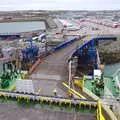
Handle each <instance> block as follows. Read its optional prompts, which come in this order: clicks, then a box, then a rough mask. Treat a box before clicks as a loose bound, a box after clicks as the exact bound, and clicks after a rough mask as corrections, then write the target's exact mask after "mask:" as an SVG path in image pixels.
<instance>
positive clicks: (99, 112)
mask: <svg viewBox="0 0 120 120" xmlns="http://www.w3.org/2000/svg"><path fill="white" fill-rule="evenodd" d="M101 108H102V105H101V103H99V102H98V103H97V115H96V116H97V120H106V119H105V118H104V116H103V114H102V109H101Z"/></svg>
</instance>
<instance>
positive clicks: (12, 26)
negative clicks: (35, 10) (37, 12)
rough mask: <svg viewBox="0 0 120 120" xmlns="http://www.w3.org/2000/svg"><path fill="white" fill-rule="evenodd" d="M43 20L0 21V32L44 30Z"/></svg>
mask: <svg viewBox="0 0 120 120" xmlns="http://www.w3.org/2000/svg"><path fill="white" fill-rule="evenodd" d="M45 29H46V25H45V22H44V21H29V22H5V23H0V34H10V33H20V32H30V31H36V30H45Z"/></svg>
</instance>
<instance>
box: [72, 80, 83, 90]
mask: <svg viewBox="0 0 120 120" xmlns="http://www.w3.org/2000/svg"><path fill="white" fill-rule="evenodd" d="M73 81H74V84H75V85H77V86H78V87H80V88H81V89H83V88H84V79H83V80H80V79H74V80H73Z"/></svg>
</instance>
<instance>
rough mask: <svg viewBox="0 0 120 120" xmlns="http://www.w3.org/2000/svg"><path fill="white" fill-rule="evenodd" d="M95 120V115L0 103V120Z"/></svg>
mask: <svg viewBox="0 0 120 120" xmlns="http://www.w3.org/2000/svg"><path fill="white" fill-rule="evenodd" d="M88 119H89V120H96V119H95V114H89V113H88V114H83V113H81V114H77V113H75V112H73V113H70V112H62V111H55V110H47V109H44V108H39V107H38V106H29V107H23V106H20V105H18V104H15V103H0V120H88Z"/></svg>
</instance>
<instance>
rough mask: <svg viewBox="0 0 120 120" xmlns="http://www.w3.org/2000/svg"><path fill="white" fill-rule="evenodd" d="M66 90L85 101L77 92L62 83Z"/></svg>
mask: <svg viewBox="0 0 120 120" xmlns="http://www.w3.org/2000/svg"><path fill="white" fill-rule="evenodd" d="M62 84H63V85H64V86H65V87H66V88H68V90H69V92H70V93H72V94H73V95H76V96H78V97H80V98H82V99H86V98H85V97H84V96H82V95H81V94H80V93H78V92H77V91H75V90H74V89H72V88H70V87H69V86H68V85H67V84H66V83H64V82H63V83H62Z"/></svg>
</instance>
